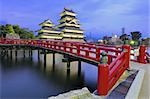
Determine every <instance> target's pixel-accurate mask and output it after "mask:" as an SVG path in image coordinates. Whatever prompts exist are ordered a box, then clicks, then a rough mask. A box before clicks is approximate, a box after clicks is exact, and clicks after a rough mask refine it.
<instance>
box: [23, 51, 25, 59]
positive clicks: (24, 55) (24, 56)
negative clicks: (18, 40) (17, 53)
mask: <svg viewBox="0 0 150 99" xmlns="http://www.w3.org/2000/svg"><path fill="white" fill-rule="evenodd" d="M25 53H26V52H25V50H23V57H24V58H25V57H26V55H25Z"/></svg>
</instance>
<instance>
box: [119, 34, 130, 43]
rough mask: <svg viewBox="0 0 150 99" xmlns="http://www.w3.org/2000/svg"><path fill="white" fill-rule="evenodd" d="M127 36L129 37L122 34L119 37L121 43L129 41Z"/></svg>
mask: <svg viewBox="0 0 150 99" xmlns="http://www.w3.org/2000/svg"><path fill="white" fill-rule="evenodd" d="M129 36H130V35H127V34H122V35H121V36H120V39H121V40H122V41H125V40H129Z"/></svg>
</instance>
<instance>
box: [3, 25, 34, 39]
mask: <svg viewBox="0 0 150 99" xmlns="http://www.w3.org/2000/svg"><path fill="white" fill-rule="evenodd" d="M9 33H13V34H15V33H16V34H19V36H20V38H21V39H33V38H34V33H33V31H30V30H29V29H27V28H21V27H20V26H19V25H11V24H6V25H0V36H2V35H3V36H4V37H5V36H6V34H9Z"/></svg>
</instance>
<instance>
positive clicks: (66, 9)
mask: <svg viewBox="0 0 150 99" xmlns="http://www.w3.org/2000/svg"><path fill="white" fill-rule="evenodd" d="M64 11H68V12H72V13H75V12H74V11H72V10H71V9H69V8H64Z"/></svg>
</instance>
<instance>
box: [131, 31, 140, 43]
mask: <svg viewBox="0 0 150 99" xmlns="http://www.w3.org/2000/svg"><path fill="white" fill-rule="evenodd" d="M131 37H132V40H135V41H139V39H140V38H141V37H142V34H141V33H140V32H139V31H135V32H131Z"/></svg>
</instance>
